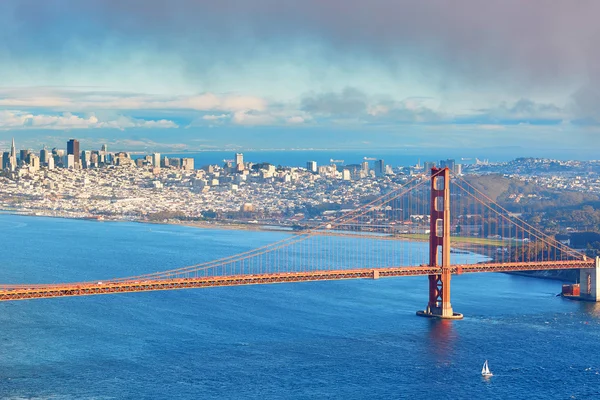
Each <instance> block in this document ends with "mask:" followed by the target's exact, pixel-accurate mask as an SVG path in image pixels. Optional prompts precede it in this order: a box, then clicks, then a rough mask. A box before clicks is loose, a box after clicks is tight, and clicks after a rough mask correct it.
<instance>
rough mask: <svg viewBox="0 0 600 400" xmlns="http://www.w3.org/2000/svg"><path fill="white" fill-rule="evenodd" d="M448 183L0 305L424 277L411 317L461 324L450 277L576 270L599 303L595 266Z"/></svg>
mask: <svg viewBox="0 0 600 400" xmlns="http://www.w3.org/2000/svg"><path fill="white" fill-rule="evenodd" d="M453 178H454V179H452V181H451V173H450V170H449V169H448V168H444V169H439V168H433V169H432V170H431V174H430V175H420V176H416V177H414V178H413V179H412V180H410V181H409V182H407V183H406V184H404V185H403V186H402V187H400V188H399V189H396V190H391V191H389V192H388V193H385V194H383V195H381V196H380V197H378V198H376V199H375V200H373V201H371V202H369V203H367V204H365V205H363V206H361V207H359V208H357V209H355V210H351V211H349V212H347V213H345V214H343V215H341V216H339V217H331V218H330V220H327V221H325V222H323V223H322V224H320V225H318V226H315V227H312V228H307V229H305V230H303V231H299V232H296V233H294V234H293V235H290V236H288V237H286V238H285V239H282V240H280V241H277V242H274V243H270V244H268V245H265V246H262V247H259V248H256V249H252V250H249V251H246V252H242V253H239V254H235V255H231V256H229V257H224V258H220V259H216V260H213V261H209V262H204V263H201V264H196V265H191V266H186V267H182V268H177V269H171V270H167V271H160V272H154V273H148V274H143V275H136V276H128V277H122V278H112V279H107V280H102V281H87V282H70V283H52V284H3V285H0V301H12V300H26V299H41V298H52V297H69V296H90V295H99V294H113V293H128V292H146V291H156V290H174V289H189V288H207V287H218V286H239V285H256V284H272V283H285V282H306V281H325V280H341V279H379V278H388V277H402V276H427V277H428V282H429V299H428V302H427V305H426V307H425V309H424V310H422V311H418V312H417V314H418V315H421V316H426V317H435V318H448V319H460V318H462V314H460V313H456V312H454V310H453V308H452V305H451V302H450V293H451V291H450V288H451V278H452V275H460V274H465V273H477V272H512V271H539V270H557V269H578V270H579V271H580V272H579V280H580V282H581V283H582V286H583V289H582V290H581V294H580V297H581V298H582V299H586V300H592V301H597V300H599V299H600V292H599V291H600V284H599V282H598V279H599V278H600V274H599V273H598V272H599V270H600V259H599V258H596V259H592V258H589V257H586V256H585V255H584V254H583V253H580V252H578V251H576V250H574V249H571V248H569V247H568V246H567V245H565V244H563V243H561V242H559V241H557V240H556V239H555V238H554V237H552V236H550V235H547V234H545V233H543V232H542V231H540V230H539V229H537V228H535V227H534V226H532V225H530V224H528V223H527V222H525V221H524V220H523V219H521V218H519V216H518V215H514V214H511V213H510V212H508V210H506V209H505V208H503V207H501V206H500V205H499V204H497V203H496V202H494V201H492V199H490V198H489V197H488V196H486V195H485V193H484V192H483V190H480V189H478V188H476V187H475V186H473V185H472V184H470V183H469V182H468V181H467V180H465V179H464V178H462V177H460V176H457V177H453ZM425 243H428V246H426V245H425ZM451 258H453V259H457V260H458V261H457V262H455V263H452V262H451Z"/></svg>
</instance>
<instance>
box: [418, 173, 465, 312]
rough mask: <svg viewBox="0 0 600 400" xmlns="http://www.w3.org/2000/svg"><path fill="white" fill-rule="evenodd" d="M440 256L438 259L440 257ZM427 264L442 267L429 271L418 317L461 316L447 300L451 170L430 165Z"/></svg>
mask: <svg viewBox="0 0 600 400" xmlns="http://www.w3.org/2000/svg"><path fill="white" fill-rule="evenodd" d="M440 256H441V263H440V260H439V258H440ZM429 265H430V266H432V267H433V266H435V267H437V266H439V267H441V273H440V274H436V275H429V302H428V303H427V308H426V309H425V310H423V311H417V315H418V316H420V317H428V318H443V319H462V318H463V315H462V314H460V313H455V312H454V311H453V310H452V305H451V303H450V279H451V277H452V273H451V272H450V170H449V169H448V168H444V169H440V168H432V169H431V205H430V218H429Z"/></svg>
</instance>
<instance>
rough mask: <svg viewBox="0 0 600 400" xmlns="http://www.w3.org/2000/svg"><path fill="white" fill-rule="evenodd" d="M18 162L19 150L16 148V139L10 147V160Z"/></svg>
mask: <svg viewBox="0 0 600 400" xmlns="http://www.w3.org/2000/svg"><path fill="white" fill-rule="evenodd" d="M13 157H14V158H15V161H16V160H17V148H16V147H15V138H12V145H11V146H10V158H13Z"/></svg>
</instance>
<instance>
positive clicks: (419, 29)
mask: <svg viewBox="0 0 600 400" xmlns="http://www.w3.org/2000/svg"><path fill="white" fill-rule="evenodd" d="M0 11H3V12H2V14H3V15H4V21H1V22H4V23H3V24H2V25H3V26H4V27H3V28H0V32H1V34H2V36H4V39H12V40H10V41H9V42H8V43H12V44H9V45H6V46H8V47H9V48H10V50H11V51H12V52H16V53H21V54H23V53H27V52H35V51H42V52H49V53H55V54H56V52H57V51H59V53H58V57H60V56H61V53H60V50H61V49H63V48H64V47H65V46H71V49H72V47H73V46H77V45H78V43H85V44H86V45H92V46H93V45H100V44H104V45H105V44H106V41H109V42H110V43H111V44H113V45H115V46H119V45H120V44H123V43H128V44H135V45H137V46H139V47H140V48H148V49H154V50H156V49H159V50H164V51H166V50H169V49H176V50H178V51H179V52H180V55H181V56H182V57H183V58H184V59H192V60H194V59H196V58H197V57H202V50H204V51H206V50H207V49H210V51H211V52H214V53H219V54H220V55H222V56H223V57H231V56H232V54H231V53H230V52H228V51H225V50H223V49H222V47H223V46H225V47H228V46H236V47H237V51H236V52H235V54H236V55H237V56H241V57H247V56H252V54H253V53H254V52H255V51H256V45H257V43H258V44H260V45H261V46H266V47H268V48H270V49H271V50H273V51H277V50H280V49H281V48H284V47H286V46H289V44H290V43H295V42H297V41H304V40H317V41H319V42H322V43H324V44H325V45H326V46H328V47H330V48H333V49H334V50H335V51H337V52H342V53H349V54H355V55H356V56H357V57H365V56H367V57H373V58H376V59H378V60H379V61H380V62H383V63H386V64H387V65H388V66H389V67H390V68H391V69H392V70H396V71H398V70H403V69H405V68H408V67H410V66H415V67H419V68H421V69H422V70H423V71H424V72H425V73H427V71H429V72H430V73H431V77H432V79H434V78H437V79H438V80H439V82H438V83H439V84H440V85H453V83H451V81H449V80H448V79H447V78H452V77H453V78H454V79H457V80H459V81H460V82H461V83H462V84H464V83H465V82H473V83H474V84H479V82H481V81H485V82H487V83H489V84H503V85H506V84H510V85H513V86H515V87H519V86H520V85H523V84H527V85H528V86H530V87H534V88H537V89H539V90H544V87H543V86H544V85H550V86H556V85H566V86H568V85H571V84H573V81H574V80H577V82H576V83H581V81H585V80H586V78H587V81H589V82H591V84H592V85H596V84H597V83H596V81H597V80H598V79H599V78H600V75H599V74H600V40H599V39H600V35H599V33H600V30H599V27H600V25H598V24H597V21H596V20H597V16H598V15H600V2H598V1H595V0H581V1H577V2H567V1H554V0H528V1H526V2H523V1H521V0H503V1H500V0H496V1H480V0H454V1H447V0H430V1H421V2H419V1H412V0H371V1H363V0H305V1H292V2H288V1H280V0H253V1H248V0H221V1H203V0H169V1H167V0H129V1H116V0H102V1H100V0H87V1H80V0H19V1H14V0H12V1H11V0H8V1H5V2H3V3H2V5H0ZM0 18H2V17H0ZM33 38H35V40H33ZM5 43H6V42H5ZM335 57H336V56H335V54H332V58H334V59H335ZM438 68H441V69H442V70H444V71H445V72H446V73H444V74H443V75H442V76H439V75H436V74H434V71H436V70H437V69H438Z"/></svg>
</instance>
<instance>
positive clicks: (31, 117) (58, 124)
mask: <svg viewBox="0 0 600 400" xmlns="http://www.w3.org/2000/svg"><path fill="white" fill-rule="evenodd" d="M177 127H178V126H177V124H175V123H174V122H173V121H169V120H166V119H160V120H142V119H135V118H131V117H126V116H119V117H117V118H116V119H110V120H100V119H98V117H96V116H95V115H90V116H88V117H82V116H78V115H75V114H71V113H64V114H60V115H48V114H33V113H28V112H23V111H9V110H4V111H2V110H0V129H3V130H6V129H59V130H69V129H90V128H109V129H120V130H123V129H128V128H160V129H168V128H177Z"/></svg>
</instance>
